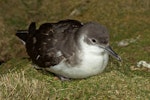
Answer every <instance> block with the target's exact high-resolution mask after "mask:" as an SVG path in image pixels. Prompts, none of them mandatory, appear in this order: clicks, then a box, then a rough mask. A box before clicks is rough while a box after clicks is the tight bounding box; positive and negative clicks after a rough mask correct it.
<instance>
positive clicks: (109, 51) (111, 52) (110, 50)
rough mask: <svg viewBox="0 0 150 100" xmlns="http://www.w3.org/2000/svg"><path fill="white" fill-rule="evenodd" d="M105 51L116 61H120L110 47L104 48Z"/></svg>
mask: <svg viewBox="0 0 150 100" xmlns="http://www.w3.org/2000/svg"><path fill="white" fill-rule="evenodd" d="M105 50H106V51H107V52H108V53H109V54H110V55H111V56H113V57H114V58H116V59H117V60H118V61H121V57H120V56H119V55H118V54H117V53H116V52H115V51H113V50H112V48H111V47H110V46H106V47H105Z"/></svg>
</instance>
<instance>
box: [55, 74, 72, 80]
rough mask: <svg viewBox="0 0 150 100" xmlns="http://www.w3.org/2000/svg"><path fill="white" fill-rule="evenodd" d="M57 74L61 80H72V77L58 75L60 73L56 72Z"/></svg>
mask: <svg viewBox="0 0 150 100" xmlns="http://www.w3.org/2000/svg"><path fill="white" fill-rule="evenodd" d="M56 76H57V77H58V78H59V79H60V80H61V81H70V80H71V79H70V78H67V77H64V76H61V75H58V74H56Z"/></svg>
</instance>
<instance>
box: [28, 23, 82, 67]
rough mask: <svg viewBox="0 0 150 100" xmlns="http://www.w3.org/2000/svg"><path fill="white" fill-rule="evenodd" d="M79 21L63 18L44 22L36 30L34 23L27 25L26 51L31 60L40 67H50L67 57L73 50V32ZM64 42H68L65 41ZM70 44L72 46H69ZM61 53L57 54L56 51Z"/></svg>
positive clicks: (79, 25) (78, 25)
mask: <svg viewBox="0 0 150 100" xmlns="http://www.w3.org/2000/svg"><path fill="white" fill-rule="evenodd" d="M81 26H82V25H81V23H80V22H79V21H75V20H64V21H60V22H58V23H45V24H42V25H41V26H40V28H39V29H38V30H36V27H35V23H32V24H31V25H30V26H29V34H28V39H27V42H26V49H27V53H28V55H29V56H30V58H31V59H32V61H33V62H34V63H35V64H37V65H38V66H40V67H50V66H54V65H57V64H59V63H60V61H61V60H62V59H64V58H66V59H67V58H69V57H70V56H71V55H73V52H74V51H75V50H74V49H73V47H75V44H73V40H74V34H75V32H76V31H77V29H78V28H79V27H81ZM66 42H70V43H67V44H68V45H67V44H66ZM71 46H72V48H71ZM58 51H61V53H62V55H61V56H58V55H57V52H58Z"/></svg>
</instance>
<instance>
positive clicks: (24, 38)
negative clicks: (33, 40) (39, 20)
mask: <svg viewBox="0 0 150 100" xmlns="http://www.w3.org/2000/svg"><path fill="white" fill-rule="evenodd" d="M35 32H36V25H35V22H32V23H31V24H30V26H29V28H28V30H17V32H16V36H17V37H18V38H19V39H21V41H22V42H23V43H24V44H25V43H26V41H27V38H28V35H29V34H35Z"/></svg>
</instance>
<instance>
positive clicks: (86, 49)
mask: <svg viewBox="0 0 150 100" xmlns="http://www.w3.org/2000/svg"><path fill="white" fill-rule="evenodd" d="M81 47H82V49H81V52H80V53H79V55H78V56H79V58H80V59H81V63H80V64H78V65H75V66H71V65H69V64H67V63H66V62H65V61H62V62H61V63H60V64H59V65H56V66H53V67H50V68H47V70H49V71H51V72H53V73H55V74H58V75H62V76H64V77H68V78H86V77H89V76H93V75H96V74H99V73H101V72H102V71H103V70H104V68H105V67H106V65H107V63H108V54H107V52H105V50H104V49H102V48H99V47H97V46H93V45H88V44H86V43H85V42H83V41H82V42H81Z"/></svg>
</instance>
